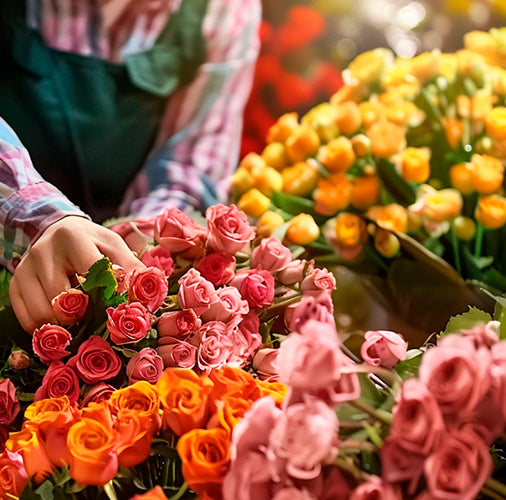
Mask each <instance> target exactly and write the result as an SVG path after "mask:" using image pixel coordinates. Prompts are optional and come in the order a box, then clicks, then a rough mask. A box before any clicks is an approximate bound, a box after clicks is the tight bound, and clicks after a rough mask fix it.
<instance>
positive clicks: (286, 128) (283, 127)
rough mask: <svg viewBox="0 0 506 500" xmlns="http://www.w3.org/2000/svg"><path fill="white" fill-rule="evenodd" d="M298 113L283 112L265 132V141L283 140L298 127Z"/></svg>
mask: <svg viewBox="0 0 506 500" xmlns="http://www.w3.org/2000/svg"><path fill="white" fill-rule="evenodd" d="M298 126H299V115H298V114H297V113H285V114H284V115H281V116H280V117H279V118H278V120H277V121H276V123H274V125H272V126H271V127H270V128H269V131H268V132H267V142H285V141H286V140H287V139H288V137H290V135H291V134H292V133H293V132H294V131H295V130H296V129H297V128H298Z"/></svg>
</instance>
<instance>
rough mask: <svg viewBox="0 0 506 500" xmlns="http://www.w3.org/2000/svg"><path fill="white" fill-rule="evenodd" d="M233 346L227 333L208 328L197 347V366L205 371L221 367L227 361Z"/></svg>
mask: <svg viewBox="0 0 506 500" xmlns="http://www.w3.org/2000/svg"><path fill="white" fill-rule="evenodd" d="M232 347H233V346H232V342H231V341H230V338H229V337H228V336H227V335H224V334H222V333H220V332H218V331H216V330H214V331H213V330H208V331H207V332H206V333H205V334H204V335H203V337H202V340H201V341H200V345H199V346H198V348H197V366H198V367H199V368H200V369H201V370H202V371H203V372H210V371H211V370H212V369H213V368H220V367H221V366H223V365H224V364H225V363H226V362H227V360H228V358H229V356H230V354H231V352H232Z"/></svg>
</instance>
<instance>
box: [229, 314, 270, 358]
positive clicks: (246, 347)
mask: <svg viewBox="0 0 506 500" xmlns="http://www.w3.org/2000/svg"><path fill="white" fill-rule="evenodd" d="M259 328H260V320H259V319H258V316H257V315H256V314H255V313H253V312H249V313H247V314H246V315H244V316H243V317H242V318H240V317H236V318H235V319H234V320H232V321H230V322H229V323H227V335H228V337H229V338H230V340H231V342H232V352H231V354H230V357H229V359H228V361H227V363H228V364H232V365H234V366H239V367H243V366H245V365H246V364H247V363H249V361H250V360H251V358H252V357H253V355H254V354H255V352H256V350H257V349H258V348H259V347H260V346H261V345H262V336H261V335H260V333H259Z"/></svg>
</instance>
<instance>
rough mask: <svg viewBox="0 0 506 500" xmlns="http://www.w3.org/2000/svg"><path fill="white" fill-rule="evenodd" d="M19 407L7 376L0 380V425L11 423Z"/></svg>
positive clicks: (14, 391)
mask: <svg viewBox="0 0 506 500" xmlns="http://www.w3.org/2000/svg"><path fill="white" fill-rule="evenodd" d="M20 409H21V405H20V403H19V401H18V398H17V397H16V387H15V386H14V384H13V383H12V382H11V380H10V379H8V378H4V379H2V380H0V425H10V424H12V422H14V419H15V418H16V416H17V414H18V413H19V410H20Z"/></svg>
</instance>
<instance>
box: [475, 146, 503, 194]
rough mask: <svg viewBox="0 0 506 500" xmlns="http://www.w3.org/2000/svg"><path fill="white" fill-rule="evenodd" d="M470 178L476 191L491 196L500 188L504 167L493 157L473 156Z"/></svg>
mask: <svg viewBox="0 0 506 500" xmlns="http://www.w3.org/2000/svg"><path fill="white" fill-rule="evenodd" d="M471 176H472V179H473V184H474V187H475V189H476V191H478V192H479V193H480V194H492V193H495V192H496V191H498V190H499V188H500V187H501V186H502V182H503V179H504V165H503V164H502V162H501V160H499V159H498V158H495V157H493V156H488V155H479V154H474V155H473V156H472V157H471Z"/></svg>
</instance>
